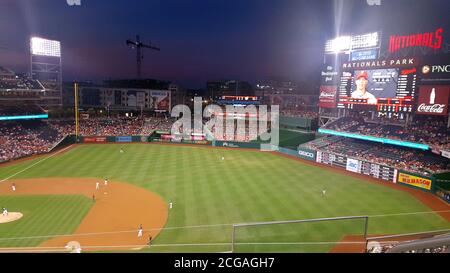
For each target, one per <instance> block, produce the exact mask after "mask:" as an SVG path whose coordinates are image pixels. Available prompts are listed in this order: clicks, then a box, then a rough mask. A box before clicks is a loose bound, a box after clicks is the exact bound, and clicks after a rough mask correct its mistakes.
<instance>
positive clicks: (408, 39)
mask: <svg viewBox="0 0 450 273" xmlns="http://www.w3.org/2000/svg"><path fill="white" fill-rule="evenodd" d="M443 32H444V30H443V29H442V28H438V29H436V30H435V31H434V32H426V33H419V34H411V35H404V36H396V35H392V36H391V37H390V38H389V52H390V53H394V52H396V51H398V50H400V49H403V48H408V47H428V48H432V49H439V48H441V47H442V33H443Z"/></svg>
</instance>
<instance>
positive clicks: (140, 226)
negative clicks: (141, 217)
mask: <svg viewBox="0 0 450 273" xmlns="http://www.w3.org/2000/svg"><path fill="white" fill-rule="evenodd" d="M138 238H142V224H140V225H139V230H138Z"/></svg>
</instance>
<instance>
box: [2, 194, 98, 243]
mask: <svg viewBox="0 0 450 273" xmlns="http://www.w3.org/2000/svg"><path fill="white" fill-rule="evenodd" d="M0 205H1V206H6V207H7V209H8V210H9V212H21V213H22V214H23V217H22V218H21V219H19V220H17V221H14V222H10V223H4V224H0V247H29V246H37V245H39V244H41V243H42V242H44V241H46V240H49V239H51V237H40V236H48V235H64V234H72V233H73V232H74V231H75V230H76V228H77V227H78V225H79V224H80V223H81V221H82V220H83V218H84V217H85V216H86V214H87V213H88V211H89V209H90V208H91V206H92V200H90V199H89V198H87V197H84V196H81V195H33V196H1V195H0ZM27 237H33V238H27ZM68 241H69V240H68Z"/></svg>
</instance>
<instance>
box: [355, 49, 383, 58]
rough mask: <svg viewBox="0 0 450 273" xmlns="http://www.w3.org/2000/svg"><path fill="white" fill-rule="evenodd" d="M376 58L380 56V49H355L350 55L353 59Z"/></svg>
mask: <svg viewBox="0 0 450 273" xmlns="http://www.w3.org/2000/svg"><path fill="white" fill-rule="evenodd" d="M376 58H378V49H368V50H359V51H353V52H352V53H351V56H350V59H351V60H352V61H364V60H375V59H376Z"/></svg>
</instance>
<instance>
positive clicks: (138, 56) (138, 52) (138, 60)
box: [127, 35, 161, 79]
mask: <svg viewBox="0 0 450 273" xmlns="http://www.w3.org/2000/svg"><path fill="white" fill-rule="evenodd" d="M127 45H128V46H130V47H131V48H133V49H136V70H137V78H138V79H139V78H141V65H142V59H143V58H144V56H143V54H142V48H149V49H153V50H157V51H160V50H161V49H160V48H158V47H155V46H152V45H147V44H144V43H142V42H141V40H140V37H139V35H136V41H132V40H127Z"/></svg>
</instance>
